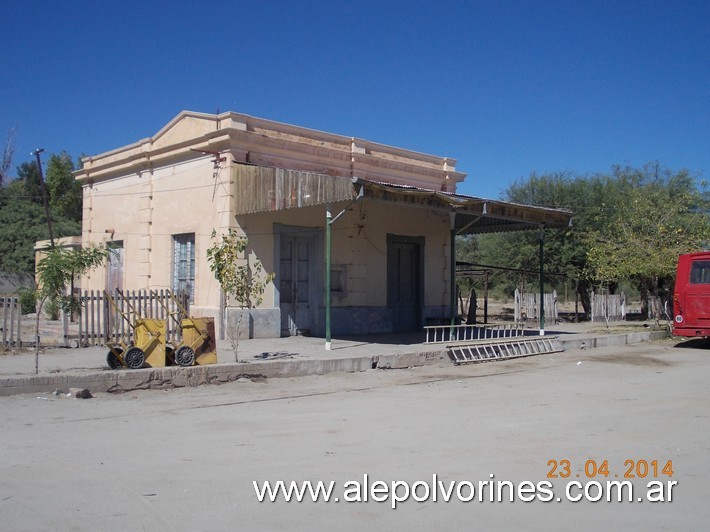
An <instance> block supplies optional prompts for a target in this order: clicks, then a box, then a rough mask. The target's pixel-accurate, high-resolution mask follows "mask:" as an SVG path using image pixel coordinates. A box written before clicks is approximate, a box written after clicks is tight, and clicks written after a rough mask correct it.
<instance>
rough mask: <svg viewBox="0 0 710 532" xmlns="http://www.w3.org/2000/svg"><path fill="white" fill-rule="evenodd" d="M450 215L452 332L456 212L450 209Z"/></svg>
mask: <svg viewBox="0 0 710 532" xmlns="http://www.w3.org/2000/svg"><path fill="white" fill-rule="evenodd" d="M449 216H450V217H451V237H450V238H451V265H450V269H451V286H450V290H449V291H450V292H451V297H450V302H449V305H450V311H449V313H450V315H451V328H452V329H451V332H453V327H454V325H456V212H455V211H452V212H450V213H449Z"/></svg>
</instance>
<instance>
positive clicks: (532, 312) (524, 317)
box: [515, 289, 557, 324]
mask: <svg viewBox="0 0 710 532" xmlns="http://www.w3.org/2000/svg"><path fill="white" fill-rule="evenodd" d="M544 296H545V299H544V303H545V322H546V323H550V324H551V323H557V292H556V291H553V292H552V293H551V294H544ZM515 321H516V322H525V321H529V322H539V321H540V294H531V293H528V292H524V293H522V294H521V293H520V290H518V289H516V290H515Z"/></svg>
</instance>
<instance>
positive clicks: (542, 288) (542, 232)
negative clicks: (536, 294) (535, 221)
mask: <svg viewBox="0 0 710 532" xmlns="http://www.w3.org/2000/svg"><path fill="white" fill-rule="evenodd" d="M544 248H545V227H544V226H540V336H545V268H544V263H543V259H544V257H545V251H544Z"/></svg>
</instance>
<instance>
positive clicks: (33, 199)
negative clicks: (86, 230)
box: [0, 154, 81, 274]
mask: <svg viewBox="0 0 710 532" xmlns="http://www.w3.org/2000/svg"><path fill="white" fill-rule="evenodd" d="M67 159H68V156H66V154H62V155H60V156H56V157H55V156H52V157H50V162H51V164H50V165H49V166H50V168H49V169H51V170H52V172H50V174H54V175H57V174H58V170H57V171H55V170H54V168H55V166H57V165H58V162H61V163H62V164H65V163H66V162H67ZM52 161H58V162H57V164H55V163H54V162H52ZM17 173H18V179H15V180H13V181H10V182H9V183H5V186H4V187H2V188H0V271H6V272H21V273H28V274H33V273H34V269H35V264H34V246H35V242H37V241H38V240H46V239H48V238H49V231H48V229H47V219H46V215H45V212H44V208H43V204H42V192H41V189H40V185H39V172H38V171H37V164H36V163H35V162H31V163H23V164H21V165H20V166H19V167H18V168H17ZM66 177H67V176H66V173H65V174H63V179H65V178H66ZM53 179H54V178H53ZM59 181H61V180H59ZM55 184H56V182H55ZM67 186H68V187H69V188H66V187H63V186H59V185H57V186H55V187H54V188H55V192H54V194H55V196H56V197H57V198H64V197H66V200H67V202H68V205H74V207H73V209H74V210H73V211H72V208H69V207H67V208H66V209H64V207H62V206H63V205H64V200H63V199H59V200H58V201H56V202H55V208H54V209H52V211H53V212H51V217H52V229H53V233H54V237H55V238H61V237H63V236H72V235H78V234H81V188H80V187H79V188H78V194H79V196H78V204H77V203H75V202H74V200H75V199H76V193H77V192H76V187H77V186H78V183H75V184H72V185H67ZM72 187H74V188H73V189H72ZM72 190H74V191H73V192H72ZM72 194H74V196H72ZM71 197H73V198H74V200H72V201H71V202H69V198H71ZM50 200H51V198H50ZM77 205H78V206H77ZM60 210H65V211H66V212H58V211H60ZM77 212H78V217H77ZM65 214H70V215H71V217H67V216H66V215H65Z"/></svg>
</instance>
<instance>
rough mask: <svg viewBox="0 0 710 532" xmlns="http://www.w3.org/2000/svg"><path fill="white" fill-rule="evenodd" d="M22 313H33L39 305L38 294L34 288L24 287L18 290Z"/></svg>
mask: <svg viewBox="0 0 710 532" xmlns="http://www.w3.org/2000/svg"><path fill="white" fill-rule="evenodd" d="M17 292H18V295H19V296H20V307H21V309H22V314H33V313H34V312H35V310H36V305H37V299H36V297H37V294H36V292H35V289H34V288H27V287H22V288H20V289H19V290H18V291H17Z"/></svg>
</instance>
